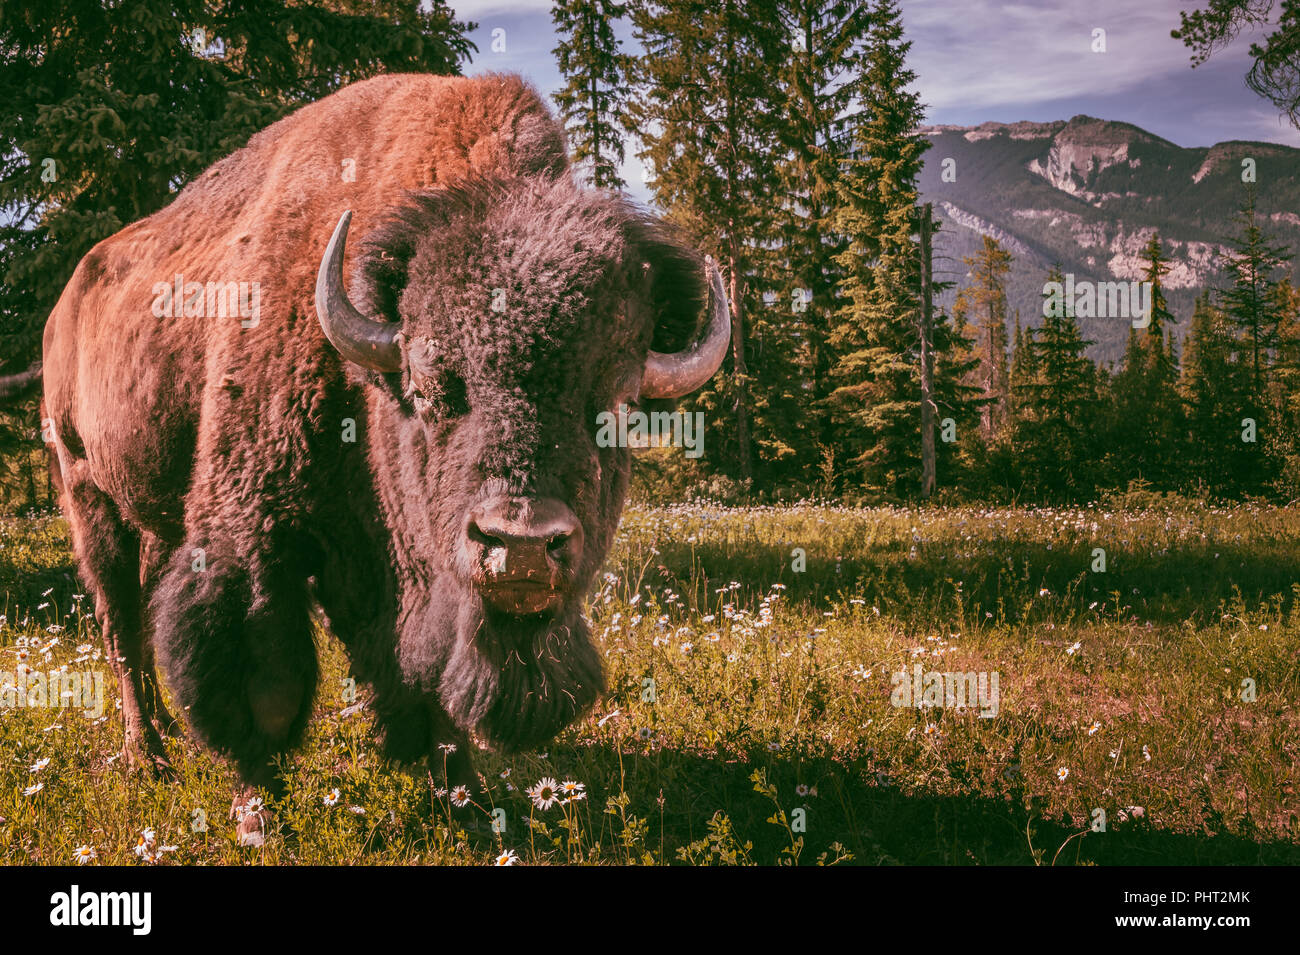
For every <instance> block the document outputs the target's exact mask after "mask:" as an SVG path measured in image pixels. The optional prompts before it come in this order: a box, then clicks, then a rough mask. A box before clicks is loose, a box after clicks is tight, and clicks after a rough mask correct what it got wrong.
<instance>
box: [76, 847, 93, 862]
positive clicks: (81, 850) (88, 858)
mask: <svg viewBox="0 0 1300 955" xmlns="http://www.w3.org/2000/svg"><path fill="white" fill-rule="evenodd" d="M72 858H74V859H76V860H77V865H85V864H86V863H87V862H94V861H95V849H94V847H93V846H77V848H76V849H74V850H73V851H72Z"/></svg>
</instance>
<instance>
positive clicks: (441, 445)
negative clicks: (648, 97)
mask: <svg viewBox="0 0 1300 955" xmlns="http://www.w3.org/2000/svg"><path fill="white" fill-rule="evenodd" d="M344 160H352V161H353V168H354V169H355V174H356V175H355V181H345V179H344V178H343V176H342V173H343V170H344V168H345V166H344ZM345 209H351V210H353V213H354V220H353V221H354V225H353V229H354V236H356V237H359V238H362V241H355V240H354V241H353V242H352V243H351V245H350V248H349V251H348V268H347V270H346V274H350V275H354V276H355V281H354V282H353V283H352V291H353V300H354V301H356V302H357V303H358V304H359V305H361V306H362V307H363V309H364V310H367V311H368V312H369V313H370V314H374V315H377V316H380V317H383V318H385V319H387V320H389V321H394V322H400V323H401V325H402V332H403V338H404V341H405V345H404V352H403V358H404V367H403V369H402V371H400V372H398V373H394V374H388V375H377V374H373V373H370V372H365V371H363V370H361V369H359V368H358V367H356V366H352V365H349V364H347V363H345V362H344V361H343V360H342V359H341V358H340V357H339V355H338V353H337V352H335V351H334V349H333V348H332V347H331V346H330V345H329V344H328V343H327V342H326V340H325V338H324V336H323V334H322V332H321V330H320V328H319V326H318V323H317V319H316V315H315V312H314V307H313V289H314V284H315V277H316V271H317V267H318V265H319V263H320V260H321V255H322V252H323V250H324V247H325V244H326V242H327V240H328V238H329V235H330V232H331V230H332V228H333V226H334V224H335V223H336V222H337V221H338V218H339V215H340V214H341V213H342V212H343V211H344V210H345ZM177 274H181V275H183V276H184V278H185V281H186V282H190V281H194V282H201V283H205V282H221V283H226V282H248V283H251V282H257V283H259V285H260V292H261V310H260V320H259V321H257V323H256V324H255V325H253V326H252V327H244V324H241V321H240V319H239V317H237V316H234V317H229V318H220V317H189V318H186V317H180V316H177V317H170V318H169V317H161V318H160V317H156V316H155V314H154V313H153V312H151V308H152V306H153V305H154V303H155V297H156V296H155V292H154V286H155V284H156V283H165V284H169V283H172V281H173V279H174V276H175V275H177ZM701 274H702V273H701V268H700V263H699V261H698V260H697V258H696V257H695V255H694V254H693V253H691V252H689V251H687V250H686V249H684V248H683V247H681V246H680V245H679V244H676V243H675V242H674V241H673V240H672V239H671V238H669V237H668V235H667V234H666V233H665V232H664V231H663V230H662V229H661V227H660V226H658V225H657V224H656V223H654V222H652V221H648V220H646V219H644V218H642V217H641V216H639V215H638V214H637V213H636V212H635V211H634V210H632V209H631V208H630V207H628V206H627V205H626V204H625V203H624V202H623V201H622V200H621V199H619V198H617V197H615V196H612V195H609V194H605V193H598V192H590V191H585V190H582V189H579V188H578V187H577V186H575V185H574V183H573V181H572V180H571V178H570V176H569V173H568V169H567V161H566V159H565V154H564V145H563V136H562V131H561V129H560V127H559V126H558V124H557V123H556V122H555V120H554V119H553V118H552V117H551V115H550V114H549V113H548V111H547V109H546V107H545V106H544V105H543V104H542V102H541V101H540V99H539V98H538V96H537V94H536V93H535V92H533V91H532V90H531V89H530V88H529V87H528V86H527V85H526V84H525V83H524V82H523V81H521V80H520V79H519V78H518V77H515V76H509V75H489V76H485V77H480V78H474V79H462V78H442V77H431V76H384V77H379V78H377V79H373V80H369V81H367V82H364V83H359V84H356V85H354V86H351V87H348V88H347V89H344V90H342V91H340V92H339V93H336V94H335V95H333V96H331V97H329V98H328V99H325V100H322V101H320V102H318V103H315V104H313V105H311V106H307V107H305V108H303V109H301V110H299V111H298V112H296V113H294V114H292V115H291V116H289V117H287V118H286V119H284V120H282V121H281V122H279V123H277V124H275V125H274V126H272V127H270V128H269V129H267V130H265V131H263V132H262V133H259V134H258V135H257V136H255V137H254V138H253V139H252V140H251V141H250V143H249V145H248V146H247V147H245V148H244V149H242V150H240V151H239V152H237V153H235V154H234V155H232V156H230V157H229V158H227V159H225V160H222V161H221V162H219V163H217V164H216V165H215V166H213V167H212V168H211V169H209V170H208V171H207V172H206V173H205V174H204V175H203V176H202V177H200V178H199V179H198V180H196V181H195V182H194V183H193V184H192V185H190V186H189V187H188V188H186V189H185V190H184V191H183V192H182V193H181V195H180V196H179V197H177V199H176V200H175V202H173V203H172V204H171V205H170V206H168V207H167V208H166V209H164V210H162V211H161V212H158V213H157V214H155V215H153V216H151V217H150V218H148V219H145V220H143V221H142V222H139V223H136V224H135V225H132V226H130V227H128V228H126V229H124V230H123V231H122V232H120V233H118V234H117V235H115V236H113V237H112V238H110V239H107V240H105V241H104V242H102V243H100V244H99V245H97V246H96V247H95V248H94V249H93V250H92V251H91V252H90V253H89V254H88V255H87V256H86V257H85V259H84V260H83V261H82V262H81V264H80V265H79V266H78V268H77V270H76V273H75V274H74V276H73V278H72V280H71V282H70V283H69V284H68V287H67V289H66V290H65V291H64V294H63V296H62V298H61V299H60V301H59V303H58V306H57V307H56V309H55V310H54V312H53V314H52V315H51V317H50V320H49V324H48V325H47V327H46V331H45V402H46V409H47V414H48V416H49V418H51V419H52V421H53V430H54V434H55V446H54V453H55V456H56V460H55V472H56V476H57V479H58V483H59V485H60V488H61V493H62V500H63V504H64V508H65V512H66V513H67V515H68V519H69V521H70V523H71V526H72V534H73V542H74V547H75V550H76V555H77V558H78V561H79V563H80V566H81V569H82V573H83V575H84V576H85V578H86V580H87V583H88V584H89V585H90V587H91V588H92V589H93V593H94V595H95V602H96V613H97V615H98V617H99V620H100V623H101V626H102V629H103V632H104V636H105V640H106V641H107V644H108V652H109V659H110V660H114V661H120V662H115V666H116V667H117V669H118V678H119V682H120V685H121V689H122V699H123V716H124V719H125V723H126V740H127V749H128V753H129V755H130V757H131V758H132V759H133V760H134V761H136V762H144V763H146V764H150V765H153V766H155V767H159V768H165V752H164V749H163V747H162V743H161V739H160V738H159V734H158V729H159V724H160V723H165V722H167V720H168V719H169V718H168V717H167V715H166V714H165V713H163V712H161V710H160V707H159V706H158V703H157V700H156V699H154V698H153V696H152V695H151V694H150V692H149V690H150V684H149V681H148V679H146V677H147V676H149V675H150V669H151V661H150V640H149V639H147V637H146V634H147V633H148V632H149V630H150V629H151V630H152V633H153V639H152V644H153V646H154V647H156V649H157V651H158V655H159V661H160V663H161V664H162V667H163V670H164V672H165V674H166V676H167V679H168V683H169V685H170V687H171V689H172V691H173V693H174V695H175V698H176V700H177V701H178V703H179V704H180V705H181V706H183V707H185V709H186V716H187V719H188V722H189V723H190V725H191V727H192V729H193V730H194V731H195V732H196V734H197V735H198V736H199V737H200V738H201V739H202V740H204V741H205V742H206V743H207V744H209V745H210V746H212V747H214V748H216V749H218V750H219V751H221V752H223V753H226V754H228V755H230V756H231V757H232V758H233V759H234V761H235V763H236V765H237V767H238V769H239V771H240V773H241V776H242V777H243V779H244V781H245V782H249V783H258V784H266V783H269V782H270V781H271V773H270V771H269V768H268V767H269V766H270V765H271V761H272V760H273V759H274V758H275V756H276V755H278V754H280V753H283V752H285V751H286V750H288V749H289V748H291V747H292V746H293V745H294V744H295V743H296V742H297V740H298V739H299V737H300V735H301V733H302V730H303V728H304V725H305V723H306V720H307V717H308V714H309V712H310V707H311V702H312V698H313V695H314V692H315V689H316V682H317V661H316V654H315V648H314V646H313V642H312V635H311V627H310V615H311V612H312V608H313V607H314V606H319V607H320V608H321V609H323V611H324V613H325V614H326V616H327V618H328V622H329V624H330V626H331V627H332V629H333V630H334V632H335V633H336V634H337V635H338V636H339V638H340V639H342V640H343V641H344V643H345V644H346V646H347V648H348V651H349V655H350V657H351V660H352V664H353V668H354V672H355V673H356V674H357V676H358V677H359V678H360V679H362V680H364V681H366V682H369V683H371V684H372V685H373V687H374V692H375V697H374V708H375V710H376V715H377V719H378V722H379V725H380V728H381V731H382V733H383V736H384V739H385V742H386V744H387V749H388V752H389V753H391V754H392V755H393V756H395V757H398V758H401V759H415V758H417V757H420V756H423V755H426V754H429V753H431V752H432V751H434V747H435V746H436V745H437V744H438V743H439V742H448V741H456V742H459V744H460V747H459V748H460V752H461V754H464V752H465V750H466V746H465V743H466V738H465V735H464V734H465V731H467V730H470V729H474V730H475V731H477V732H478V733H480V734H481V735H483V736H484V737H485V738H487V739H488V740H490V741H492V742H494V743H496V744H498V745H501V746H505V747H519V746H528V745H535V744H538V743H542V742H544V741H545V740H547V739H549V738H550V737H551V736H552V735H554V733H555V732H557V731H558V730H559V729H561V728H562V727H563V726H565V725H567V724H568V723H569V722H570V721H572V720H573V719H574V718H575V717H576V716H577V715H579V714H580V713H581V712H582V711H583V710H584V709H585V708H586V707H587V706H588V705H589V704H590V703H591V702H592V701H593V700H594V699H595V697H596V696H597V695H598V693H599V692H600V691H601V687H602V676H601V672H600V662H599V658H598V655H597V653H596V651H595V649H594V647H593V646H592V644H591V641H590V636H589V633H588V629H587V625H586V623H585V622H584V620H583V618H582V614H581V598H582V595H583V592H584V591H585V590H586V588H587V587H588V586H589V584H590V583H591V581H592V579H593V577H594V576H595V574H596V572H597V570H598V568H599V567H600V565H601V562H602V561H603V559H604V557H605V554H606V552H607V550H608V547H609V544H610V541H611V539H612V537H613V534H614V531H615V528H616V525H617V522H618V516H619V513H620V512H621V509H622V504H623V498H624V493H625V490H626V484H627V474H628V465H629V460H628V452H627V451H626V450H625V449H617V448H610V449H604V448H597V447H596V445H595V441H594V431H595V416H596V414H597V413H598V412H600V411H603V410H606V409H609V408H611V407H613V406H615V405H616V403H617V402H619V401H621V400H628V399H631V398H635V396H636V393H637V388H638V383H639V381H640V375H641V369H642V364H643V362H644V359H645V355H646V351H647V349H648V348H649V347H650V346H651V344H652V342H653V344H654V346H655V347H656V348H659V349H661V350H673V349H676V348H679V347H681V346H682V345H683V344H684V343H685V342H686V341H687V340H688V339H689V338H690V337H691V335H692V334H693V333H694V328H695V325H696V322H697V320H698V317H699V315H700V311H701V306H702V304H703V299H704V288H703V283H702V281H701ZM500 289H504V290H505V291H504V295H505V300H504V301H505V310H504V311H495V310H493V309H492V308H491V303H492V302H493V301H494V298H496V297H499V295H500V294H501V293H499V292H498V291H497V290H500ZM245 324H247V323H245ZM350 428H354V429H355V441H349V440H347V437H348V435H349V433H350V432H349V429H350ZM501 494H505V495H512V496H521V497H525V498H543V497H544V498H548V499H552V500H556V501H561V502H563V503H564V504H565V505H567V507H568V508H570V509H571V511H572V513H573V514H574V515H576V518H577V520H578V521H579V522H580V525H581V528H582V530H583V531H584V532H585V534H584V535H583V537H582V540H583V544H582V548H581V552H580V553H579V554H577V555H576V557H575V559H574V560H573V562H572V564H571V565H567V566H566V567H565V569H564V574H563V575H562V576H563V578H564V584H565V587H566V588H567V589H566V591H565V594H566V595H565V599H564V602H563V604H562V605H561V606H560V607H559V608H558V609H557V610H555V611H554V612H553V613H550V614H545V615H529V616H523V615H521V616H512V615H510V614H508V613H503V612H500V611H498V610H494V609H493V608H492V607H489V606H486V605H485V604H484V602H483V600H482V599H480V597H479V595H478V593H477V592H476V591H475V588H474V586H473V584H472V581H471V577H472V573H471V571H472V570H473V566H472V565H473V562H474V560H475V559H477V558H476V554H478V552H476V551H475V550H474V547H475V545H474V544H473V542H472V541H468V540H467V539H466V520H467V518H466V515H467V514H468V513H469V511H470V509H471V508H473V507H474V506H475V505H476V504H477V503H479V502H481V501H483V500H485V499H486V498H487V497H488V496H491V495H501ZM479 556H481V554H480V555H479ZM438 766H439V767H441V758H439V760H438ZM454 772H456V773H459V774H461V775H464V774H467V773H468V762H467V761H464V760H461V759H459V758H458V762H457V766H456V769H455V771H454Z"/></svg>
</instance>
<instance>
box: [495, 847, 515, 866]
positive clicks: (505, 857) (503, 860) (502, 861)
mask: <svg viewBox="0 0 1300 955" xmlns="http://www.w3.org/2000/svg"><path fill="white" fill-rule="evenodd" d="M518 864H519V857H518V856H517V855H515V850H514V849H507V850H506V851H505V852H503V853H501V855H499V856H497V865H518Z"/></svg>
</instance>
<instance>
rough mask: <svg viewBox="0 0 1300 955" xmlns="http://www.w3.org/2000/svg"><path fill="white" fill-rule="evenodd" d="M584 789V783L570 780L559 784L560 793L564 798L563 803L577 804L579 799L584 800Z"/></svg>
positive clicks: (585, 795) (585, 786) (585, 796)
mask: <svg viewBox="0 0 1300 955" xmlns="http://www.w3.org/2000/svg"><path fill="white" fill-rule="evenodd" d="M586 788H587V784H586V783H575V782H574V781H573V780H572V779H566V780H565V781H564V782H562V783H560V792H562V793H563V794H564V796H565V797H566V798H565V802H577V801H578V800H579V799H586V798H587V794H586V793H585V792H583V790H584V789H586Z"/></svg>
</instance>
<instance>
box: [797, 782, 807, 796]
mask: <svg viewBox="0 0 1300 955" xmlns="http://www.w3.org/2000/svg"><path fill="white" fill-rule="evenodd" d="M794 793H795V795H796V796H806V795H808V793H809V789H808V786H807V784H805V783H800V784H799V785H798V786H795V787H794Z"/></svg>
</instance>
